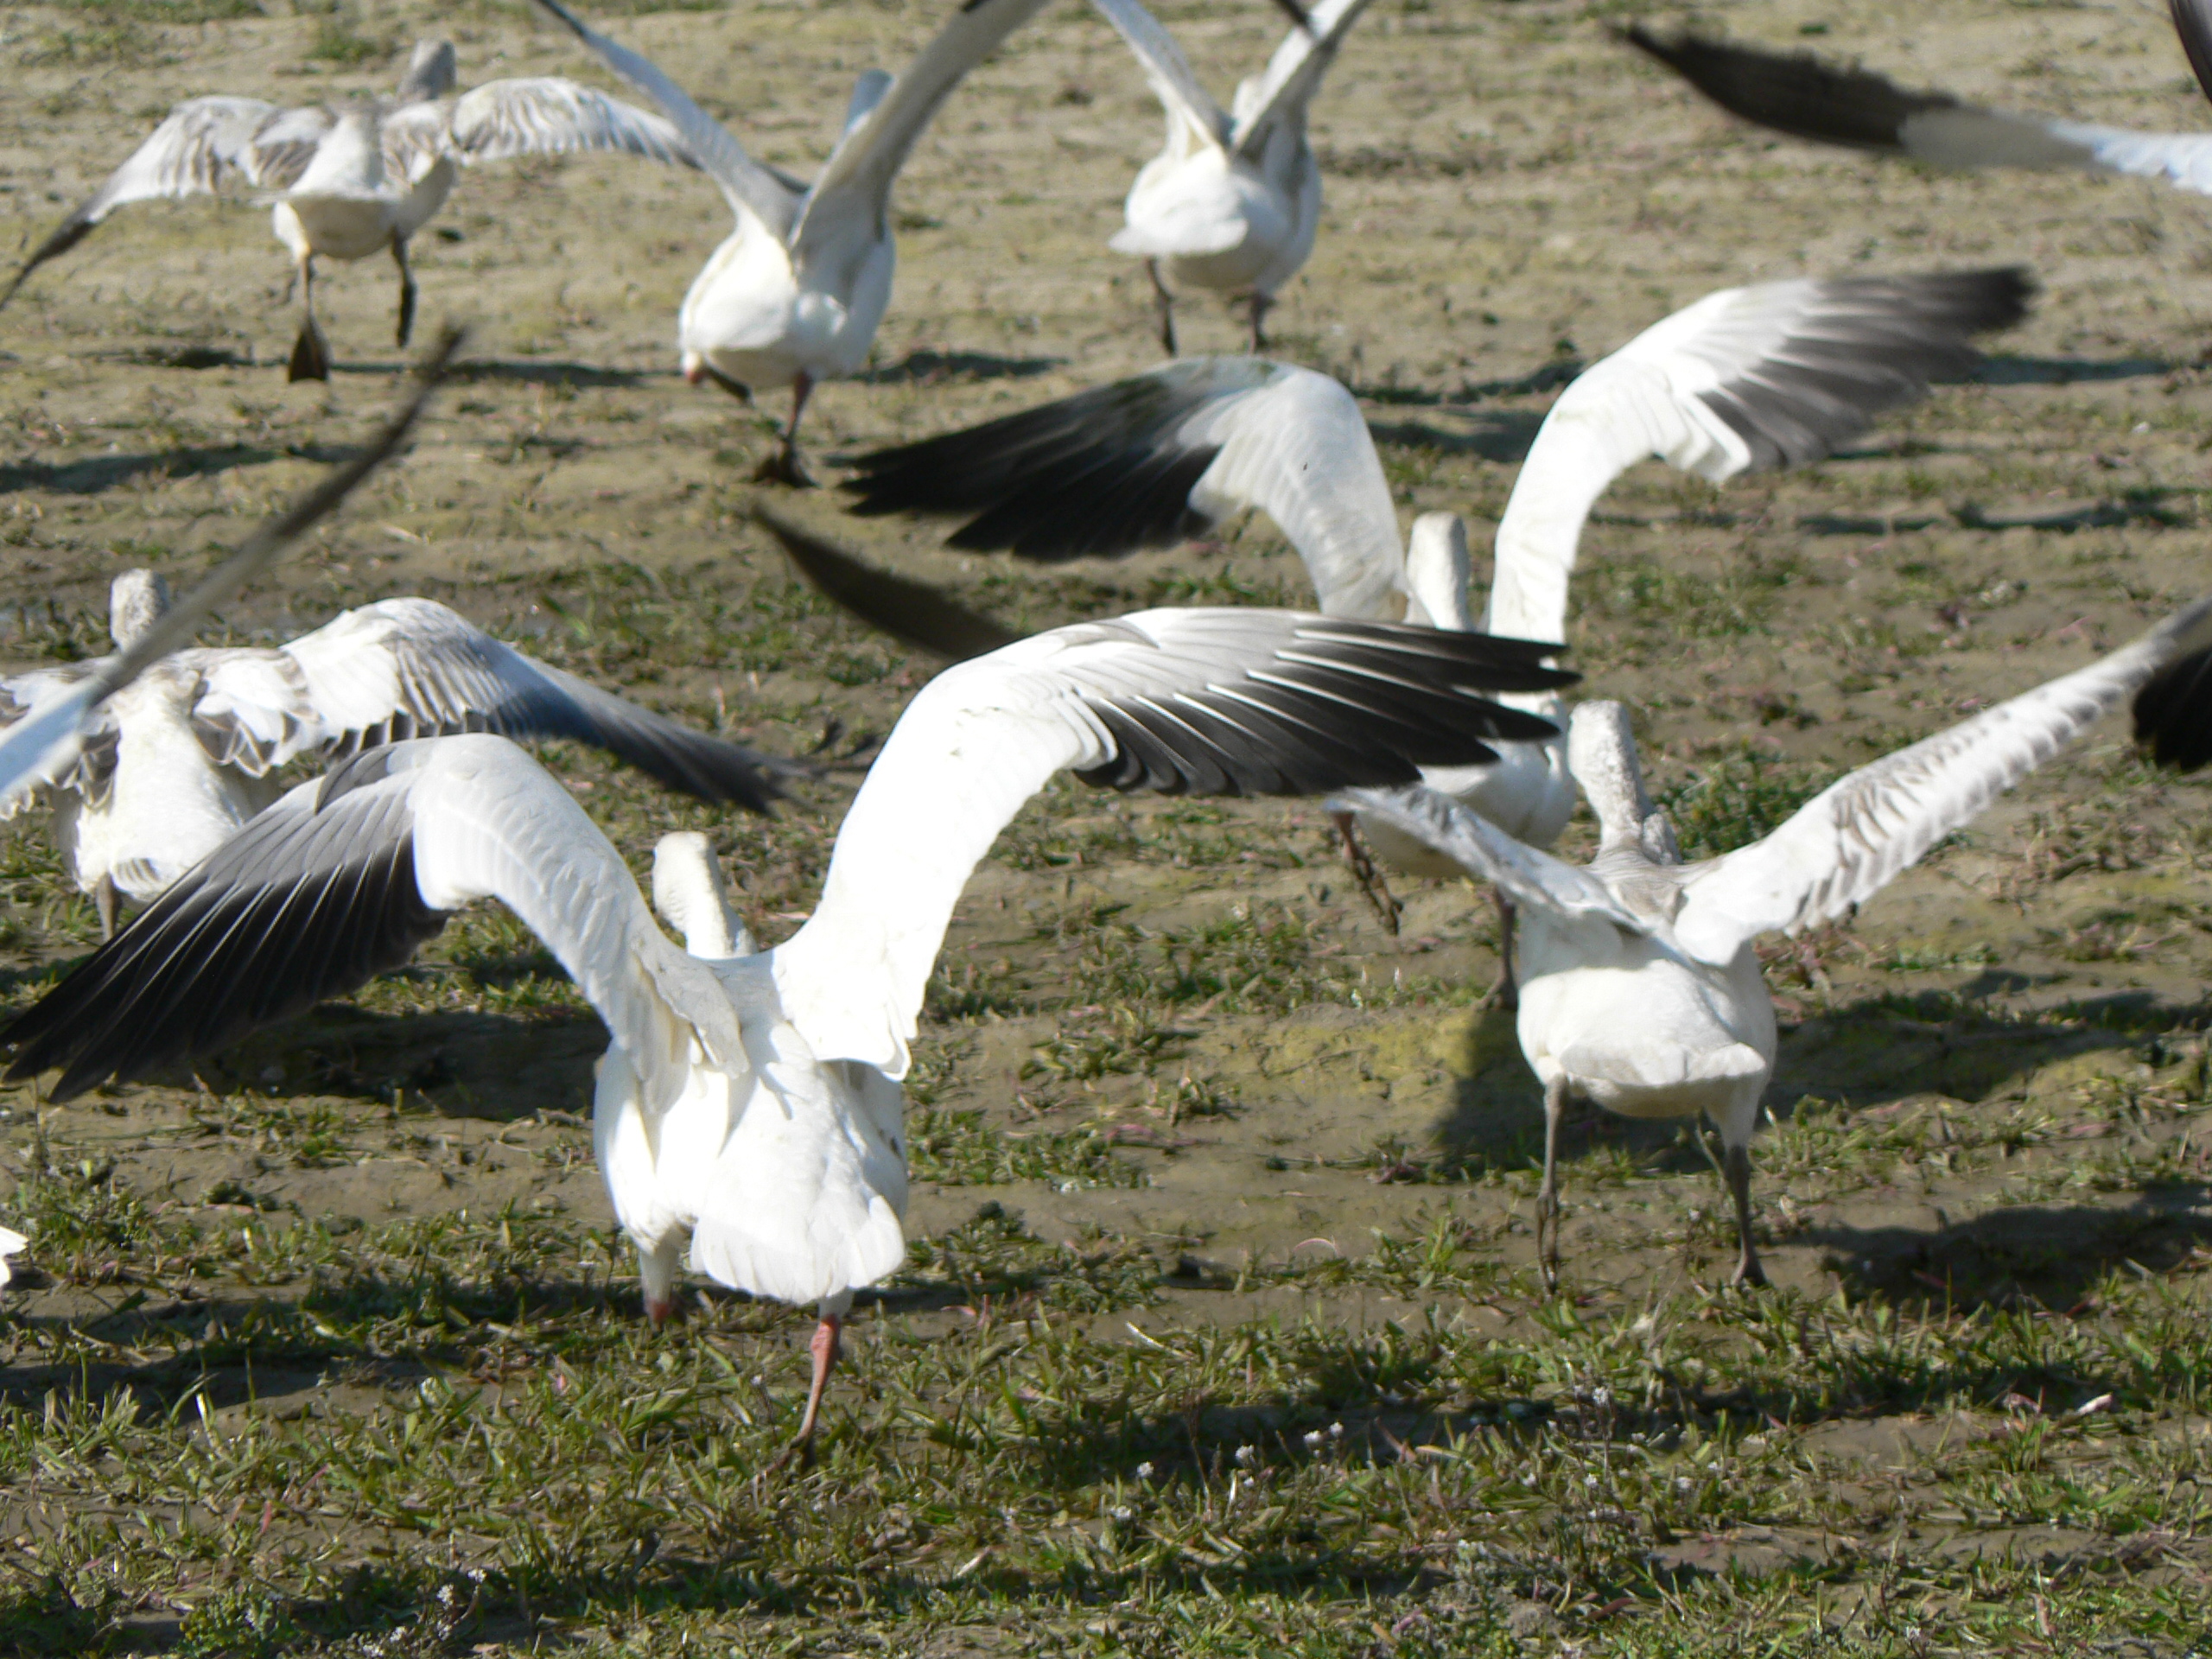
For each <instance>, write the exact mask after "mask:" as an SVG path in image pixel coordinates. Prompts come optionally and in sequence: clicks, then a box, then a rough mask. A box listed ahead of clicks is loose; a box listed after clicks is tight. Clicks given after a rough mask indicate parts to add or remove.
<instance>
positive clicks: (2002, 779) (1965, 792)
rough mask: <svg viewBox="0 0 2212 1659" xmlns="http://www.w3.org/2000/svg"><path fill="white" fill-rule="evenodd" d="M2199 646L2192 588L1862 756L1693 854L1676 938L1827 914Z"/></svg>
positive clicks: (1698, 950) (1894, 871)
mask: <svg viewBox="0 0 2212 1659" xmlns="http://www.w3.org/2000/svg"><path fill="white" fill-rule="evenodd" d="M2207 645H2212V599H2205V600H2199V601H2197V602H2196V604H2194V605H2191V606H2190V607H2188V608H2187V609H2185V610H2183V611H2181V612H2179V613H2176V614H2175V615H2173V616H2171V617H2170V618H2168V619H2167V620H2165V621H2164V622H2162V623H2160V624H2159V625H2158V626H2157V627H2155V628H2153V629H2152V630H2151V631H2150V632H2148V633H2145V634H2144V635H2143V636H2142V637H2141V638H2140V639H2136V640H2135V641H2133V643H2132V644H2129V645H2124V646H2122V647H2121V648H2120V650H2118V651H2115V652H2113V653H2112V654H2111V655H2109V656H2107V657H2106V658H2103V659H2102V660H2101V661H2099V662H2096V663H2093V664H2090V665H2089V666H2088V668H2085V669H2082V670H2081V671H2078V672H2076V673H2073V674H2069V675H2066V676H2064V677H2063V678H2060V679H2056V680H2053V681H2051V682H2050V683H2048V684H2046V685H2042V686H2038V687H2037V689H2036V690H2032V691H2030V692H2028V693H2026V694H2025V695H2024V696H2018V697H2014V698H2013V699H2012V701H2010V702H2000V703H1999V704H1998V705H1997V707H1995V708H1994V709H1987V710H1985V711H1984V712H1983V713H1981V714H1980V715H1975V716H1974V718H1973V719H1972V720H1969V721H1962V722H1961V723H1960V724H1959V725H1956V726H1954V727H1952V728H1950V729H1949V730H1948V731H1942V732H1938V733H1937V734H1936V735H1935V736H1933V737H1930V738H1926V739H1923V741H1920V742H1918V743H1916V744H1914V745H1913V746H1912V747H1910V748H1905V749H1900V750H1898V751H1897V753H1895V754H1892V755H1889V756H1887V757H1885V758H1884V759H1883V760H1877V761H1875V762H1874V763H1873V765H1872V766H1861V767H1860V768H1859V770H1858V771H1857V772H1853V773H1852V774H1851V775H1850V776H1849V777H1848V778H1846V779H1843V780H1842V781H1841V782H1840V783H1837V784H1834V785H1830V786H1829V787H1828V788H1827V789H1825V790H1823V791H1821V793H1819V794H1818V795H1815V797H1814V798H1812V799H1811V800H1809V801H1808V802H1807V803H1806V804H1804V805H1803V806H1802V807H1800V808H1799V809H1798V810H1797V811H1796V814H1795V815H1794V816H1793V817H1790V818H1789V821H1788V822H1787V823H1784V824H1783V826H1782V827H1781V828H1780V829H1777V830H1776V831H1775V832H1774V833H1773V834H1772V835H1770V836H1767V837H1766V839H1765V840H1764V841H1759V842H1753V843H1752V844H1751V845H1750V846H1749V847H1743V848H1738V849H1737V850H1736V851H1734V852H1732V853H1729V854H1726V855H1723V856H1722V857H1719V858H1715V859H1708V860H1707V861H1705V862H1704V863H1702V864H1699V865H1696V866H1694V867H1693V868H1691V869H1690V870H1689V871H1688V873H1687V874H1686V876H1685V879H1684V881H1683V887H1682V891H1683V895H1684V903H1683V906H1682V909H1681V912H1680V913H1679V914H1678V915H1677V916H1676V917H1675V938H1676V940H1677V941H1678V942H1679V943H1680V944H1681V946H1682V947H1683V949H1685V950H1688V952H1689V953H1690V954H1691V955H1693V956H1694V957H1699V958H1700V959H1701V960H1703V961H1706V962H1709V963H1725V962H1726V961H1728V960H1730V959H1731V958H1732V957H1733V956H1734V955H1735V953H1736V952H1737V950H1739V949H1740V948H1741V947H1742V946H1743V945H1744V944H1745V942H1746V941H1748V940H1751V939H1753V938H1758V935H1760V934H1762V933H1767V932H1772V931H1777V930H1778V931H1783V932H1793V933H1794V932H1796V931H1798V930H1800V929H1802V928H1807V927H1815V926H1817V925H1820V924H1821V923H1822V922H1827V921H1833V920H1834V919H1835V918H1837V917H1840V916H1841V915H1843V914H1844V913H1845V912H1847V911H1848V910H1849V909H1850V908H1851V907H1852V906H1854V905H1858V904H1863V903H1864V902H1865V901H1866V899H1871V898H1872V897H1873V896H1874V894H1875V893H1878V892H1880V891H1881V890H1882V888H1883V887H1886V886H1887V885H1888V884H1889V883H1890V882H1891V881H1892V880H1895V879H1896V878H1897V876H1898V875H1899V874H1902V873H1903V872H1904V871H1905V870H1906V869H1908V868H1910V867H1911V866H1912V865H1913V864H1914V863H1915V862H1916V861H1917V860H1918V859H1919V858H1920V856H1921V855H1922V854H1923V853H1925V852H1926V851H1927V850H1928V849H1929V848H1930V847H1932V846H1934V845H1935V844H1936V842H1939V841H1941V840H1942V838H1943V837H1944V836H1948V835H1949V834H1950V833H1951V832H1952V831H1953V830H1954V829H1958V828H1959V827H1960V826H1961V825H1962V824H1964V823H1967V822H1969V821H1970V820H1971V819H1973V818H1974V816H1975V815H1976V814H1978V813H1979V812H1980V811H1981V810H1982V809H1983V808H1984V807H1986V806H1987V805H1988V804H1990V802H1992V801H1993V800H1995V799H1996V798H1997V797H1998V796H1999V795H2000V794H2002V793H2004V791H2006V790H2008V789H2010V788H2011V787H2012V785H2015V784H2017V783H2018V782H2019V781H2020V779H2023V778H2024V777H2026V776H2027V775H2028V773H2029V772H2032V771H2034V770H2035V768H2036V767H2037V766H2041V765H2042V764H2043V763H2044V761H2046V760H2050V757H2051V756H2053V755H2054V754H2056V753H2058V752H2059V751H2060V750H2061V749H2063V748H2064V747H2066V746H2067V745H2068V744H2069V743H2071V742H2073V741H2074V740H2075V738H2077V737H2079V736H2080V735H2081V734H2082V733H2083V732H2084V731H2086V730H2087V729H2088V728H2089V727H2090V726H2091V725H2093V724H2094V723H2095V721H2097V720H2099V719H2100V718H2101V716H2103V715H2105V714H2106V713H2107V711H2108V710H2110V709H2112V708H2113V707H2114V706H2115V705H2116V704H2117V703H2119V702H2120V700H2121V699H2122V698H2124V697H2126V696H2127V695H2128V694H2129V693H2130V692H2132V691H2133V690H2135V689H2136V688H2137V687H2139V686H2140V685H2142V684H2143V683H2145V681H2147V680H2149V679H2150V678H2151V677H2152V675H2153V674H2155V673H2156V672H2157V671H2158V669H2159V668H2160V667H2161V666H2163V665H2164V664H2166V663H2168V662H2170V661H2171V660H2173V659H2174V658H2177V657H2179V656H2182V655H2184V654H2186V653H2189V652H2196V651H2200V650H2202V649H2204V648H2205V647H2206V646H2207Z"/></svg>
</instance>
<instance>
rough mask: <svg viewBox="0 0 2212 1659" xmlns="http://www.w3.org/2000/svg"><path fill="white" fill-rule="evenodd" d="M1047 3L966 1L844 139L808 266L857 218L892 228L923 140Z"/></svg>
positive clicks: (815, 206)
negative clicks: (964, 87) (894, 191)
mask: <svg viewBox="0 0 2212 1659" xmlns="http://www.w3.org/2000/svg"><path fill="white" fill-rule="evenodd" d="M539 3H541V4H543V3H546V0H539ZM1044 4H1045V0H966V3H964V4H963V5H962V6H961V8H960V10H957V11H956V12H955V13H953V15H952V18H951V21H950V22H947V23H946V24H945V26H944V28H943V29H939V30H938V34H937V37H936V38H935V39H934V40H932V41H931V42H930V43H929V44H928V45H927V46H925V47H924V48H922V52H921V55H920V56H919V57H918V58H916V59H915V60H913V62H912V63H910V64H908V65H907V66H906V73H904V74H902V75H900V76H899V79H896V80H894V81H893V82H892V83H891V87H890V90H889V91H887V92H884V93H883V94H882V95H881V97H880V98H878V99H876V101H875V103H874V105H873V106H872V107H871V108H870V109H869V110H868V114H867V115H866V117H865V118H862V119H861V120H860V121H858V122H856V123H855V124H853V125H851V126H849V128H847V130H846V131H845V134H844V136H843V137H841V138H840V139H839V140H838V141H837V148H836V149H835V150H833V151H832V152H831V153H830V156H829V163H828V165H826V166H825V167H823V169H822V176H821V177H819V178H818V179H817V180H816V181H814V189H813V192H812V194H810V195H809V196H808V197H807V199H806V202H805V205H804V207H801V209H800V210H799V222H798V228H797V229H795V230H794V231H793V232H791V249H792V252H793V254H794V255H795V257H796V258H797V259H798V261H799V262H800V263H802V264H804V261H805V260H806V258H807V257H808V255H809V253H810V252H811V251H817V250H818V249H820V248H822V247H823V246H825V245H832V244H836V243H838V242H840V241H841V240H842V236H843V234H844V232H845V230H846V227H848V226H852V225H855V224H856V223H857V224H861V225H862V226H865V227H866V228H867V229H868V232H869V233H870V234H871V235H875V234H883V233H887V231H888V228H889V227H888V226H887V224H886V222H885V221H886V218H887V214H888V213H889V212H890V207H891V187H892V184H893V181H895V180H896V179H897V178H898V176H899V168H902V167H904V166H906V157H907V156H908V155H909V154H911V153H912V150H913V148H914V142H915V140H917V139H918V138H919V137H921V136H922V132H923V130H924V129H925V128H926V127H927V126H928V125H929V124H930V122H931V120H932V119H934V118H935V117H936V115H937V112H938V106H939V105H942V104H943V103H944V100H945V99H947V98H948V97H950V95H951V93H952V89H953V88H954V87H956V86H958V85H959V84H960V83H961V81H962V79H964V78H965V77H966V75H967V73H968V72H969V70H970V69H973V68H974V67H976V65H977V64H979V63H981V62H982V60H984V59H985V58H987V57H988V56H990V54H992V53H993V52H994V51H995V50H996V49H997V48H998V45H999V42H1000V41H1003V40H1004V39H1006V37H1007V35H1010V34H1012V33H1013V32H1014V29H1017V28H1019V27H1020V25H1021V24H1023V23H1025V22H1028V21H1029V19H1030V18H1032V17H1033V16H1036V15H1037V13H1038V12H1039V11H1040V10H1043V8H1044Z"/></svg>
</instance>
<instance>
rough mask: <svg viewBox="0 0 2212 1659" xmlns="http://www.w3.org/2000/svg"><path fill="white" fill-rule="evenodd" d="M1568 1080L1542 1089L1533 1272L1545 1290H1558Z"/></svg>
mask: <svg viewBox="0 0 2212 1659" xmlns="http://www.w3.org/2000/svg"><path fill="white" fill-rule="evenodd" d="M1566 1116H1567V1079H1566V1078H1565V1077H1554V1078H1553V1079H1552V1080H1551V1081H1550V1082H1549V1083H1548V1084H1545V1085H1544V1184H1543V1185H1541V1186H1540V1187H1538V1188H1537V1189H1536V1268H1537V1271H1538V1272H1540V1273H1541V1274H1543V1275H1544V1288H1545V1289H1546V1290H1547V1291H1556V1290H1557V1289H1558V1288H1559V1126H1560V1120H1561V1119H1563V1118H1565V1117H1566Z"/></svg>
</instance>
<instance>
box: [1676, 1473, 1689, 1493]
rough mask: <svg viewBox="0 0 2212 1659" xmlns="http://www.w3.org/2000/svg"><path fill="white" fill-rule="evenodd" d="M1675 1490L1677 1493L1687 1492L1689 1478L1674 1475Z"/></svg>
mask: <svg viewBox="0 0 2212 1659" xmlns="http://www.w3.org/2000/svg"><path fill="white" fill-rule="evenodd" d="M1689 1490H1690V1478H1689V1477H1688V1475H1676V1476H1675V1491H1678V1492H1687V1491H1689Z"/></svg>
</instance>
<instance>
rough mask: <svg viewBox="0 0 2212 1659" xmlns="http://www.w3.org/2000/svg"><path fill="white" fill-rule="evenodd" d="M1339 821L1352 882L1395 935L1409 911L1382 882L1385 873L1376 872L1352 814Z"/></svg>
mask: <svg viewBox="0 0 2212 1659" xmlns="http://www.w3.org/2000/svg"><path fill="white" fill-rule="evenodd" d="M1330 816H1331V817H1333V818H1335V819H1336V821H1337V833H1338V835H1340V836H1343V837H1344V862H1345V863H1347V864H1349V865H1350V866H1351V874H1352V880H1355V881H1357V882H1358V883H1359V890H1360V891H1361V892H1362V893H1365V894H1366V895H1367V902H1368V903H1369V904H1370V905H1372V906H1375V913H1376V916H1378V917H1380V918H1382V921H1383V927H1384V929H1385V930H1386V931H1389V933H1391V934H1392V935H1394V936H1395V934H1396V932H1397V931H1398V912H1400V911H1402V910H1403V909H1404V908H1405V906H1403V905H1401V904H1400V903H1399V902H1398V900H1397V899H1396V898H1395V896H1394V895H1393V894H1392V893H1391V892H1390V884H1389V882H1388V881H1386V880H1383V872H1382V871H1380V870H1378V869H1376V868H1375V861H1374V860H1373V859H1371V858H1370V857H1369V856H1368V855H1367V849H1366V848H1364V847H1363V846H1361V845H1360V844H1359V837H1358V836H1357V835H1355V834H1354V833H1353V832H1352V818H1351V813H1349V812H1336V813H1332V814H1331V815H1330Z"/></svg>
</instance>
